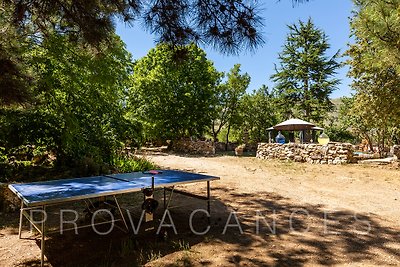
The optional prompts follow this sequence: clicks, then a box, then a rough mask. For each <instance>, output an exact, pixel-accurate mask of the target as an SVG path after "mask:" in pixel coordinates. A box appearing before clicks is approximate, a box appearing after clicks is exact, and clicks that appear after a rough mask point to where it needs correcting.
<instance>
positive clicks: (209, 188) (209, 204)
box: [207, 181, 211, 224]
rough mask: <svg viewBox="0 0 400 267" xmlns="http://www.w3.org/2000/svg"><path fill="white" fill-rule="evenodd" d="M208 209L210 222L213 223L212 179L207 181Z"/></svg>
mask: <svg viewBox="0 0 400 267" xmlns="http://www.w3.org/2000/svg"><path fill="white" fill-rule="evenodd" d="M207 211H208V224H210V223H211V187H210V181H207Z"/></svg>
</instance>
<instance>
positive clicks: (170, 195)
mask: <svg viewBox="0 0 400 267" xmlns="http://www.w3.org/2000/svg"><path fill="white" fill-rule="evenodd" d="M164 190H165V188H164ZM169 190H170V191H171V193H170V194H169V197H168V202H167V205H165V204H164V209H168V208H169V205H171V201H172V194H173V193H174V190H175V186H172V187H171V188H169ZM164 194H165V193H164Z"/></svg>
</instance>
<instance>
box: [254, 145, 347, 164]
mask: <svg viewBox="0 0 400 267" xmlns="http://www.w3.org/2000/svg"><path fill="white" fill-rule="evenodd" d="M256 157H257V158H260V159H280V160H293V161H297V162H308V163H314V164H343V163H350V162H353V161H354V158H353V146H352V145H351V144H347V143H329V144H327V145H319V144H294V143H289V144H276V143H273V144H270V143H259V144H258V148H257V154H256Z"/></svg>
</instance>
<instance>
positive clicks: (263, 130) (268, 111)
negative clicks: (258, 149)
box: [241, 86, 278, 143]
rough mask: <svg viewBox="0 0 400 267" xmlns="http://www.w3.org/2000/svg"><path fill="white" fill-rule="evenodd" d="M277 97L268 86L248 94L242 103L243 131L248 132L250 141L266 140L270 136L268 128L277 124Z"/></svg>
mask: <svg viewBox="0 0 400 267" xmlns="http://www.w3.org/2000/svg"><path fill="white" fill-rule="evenodd" d="M275 102H276V99H274V97H273V96H272V94H271V93H270V92H269V91H268V87H266V86H262V87H261V88H260V89H258V90H255V91H253V93H251V94H246V95H245V96H244V97H243V101H242V103H241V109H242V110H243V115H242V116H243V118H242V121H243V124H242V132H243V134H242V135H244V134H246V133H247V134H248V140H249V142H253V143H257V142H266V141H268V138H269V133H268V130H267V129H268V128H269V127H271V126H273V125H275V124H277V123H278V120H277V116H278V114H277V111H276V110H275V108H276V107H275Z"/></svg>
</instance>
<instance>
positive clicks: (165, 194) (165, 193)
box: [164, 187, 167, 210]
mask: <svg viewBox="0 0 400 267" xmlns="http://www.w3.org/2000/svg"><path fill="white" fill-rule="evenodd" d="M166 197H167V192H166V190H165V187H164V210H165V208H166V207H167V206H166V204H167V202H166Z"/></svg>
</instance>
